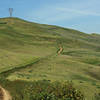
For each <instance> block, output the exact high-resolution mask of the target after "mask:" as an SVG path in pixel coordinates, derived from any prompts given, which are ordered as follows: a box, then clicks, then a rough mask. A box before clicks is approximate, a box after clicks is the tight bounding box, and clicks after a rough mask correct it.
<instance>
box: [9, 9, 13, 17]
mask: <svg viewBox="0 0 100 100" xmlns="http://www.w3.org/2000/svg"><path fill="white" fill-rule="evenodd" d="M12 13H13V8H9V14H10V17H12Z"/></svg>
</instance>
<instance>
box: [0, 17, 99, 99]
mask: <svg viewBox="0 0 100 100" xmlns="http://www.w3.org/2000/svg"><path fill="white" fill-rule="evenodd" d="M60 48H63V51H62V52H61V53H60V54H59V55H58V51H59V49H60ZM0 73H1V74H5V73H7V75H5V76H6V79H8V80H10V81H15V80H24V81H26V82H27V81H28V82H31V81H34V80H42V79H47V80H51V81H56V80H58V81H67V80H69V81H71V80H72V81H73V82H74V83H75V86H76V87H77V88H79V89H80V90H81V91H82V92H83V93H84V94H85V96H86V98H87V100H91V99H92V97H93V96H94V94H95V93H96V92H98V91H100V74H99V73H100V35H99V34H86V33H83V32H80V31H77V30H73V29H68V28H63V27H59V26H53V25H45V24H38V23H33V22H28V21H26V20H22V19H19V18H0ZM5 87H6V86H5ZM8 89H9V88H8ZM87 93H88V94H87Z"/></svg>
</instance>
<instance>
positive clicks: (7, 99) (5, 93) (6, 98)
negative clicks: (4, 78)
mask: <svg viewBox="0 0 100 100" xmlns="http://www.w3.org/2000/svg"><path fill="white" fill-rule="evenodd" d="M0 89H1V90H2V94H3V97H2V99H0V100H12V98H11V96H10V94H9V92H8V91H7V90H5V89H4V88H2V87H1V86H0Z"/></svg>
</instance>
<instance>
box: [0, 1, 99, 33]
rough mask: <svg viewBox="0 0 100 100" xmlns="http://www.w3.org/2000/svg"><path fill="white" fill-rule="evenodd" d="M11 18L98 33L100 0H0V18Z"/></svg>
mask: <svg viewBox="0 0 100 100" xmlns="http://www.w3.org/2000/svg"><path fill="white" fill-rule="evenodd" d="M9 8H13V9H14V11H13V17H19V18H22V19H25V20H28V21H32V22H37V23H41V24H50V25H58V26H62V27H66V28H72V29H76V30H79V31H82V32H85V33H100V0H0V18H2V17H9V10H8V9H9Z"/></svg>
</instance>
